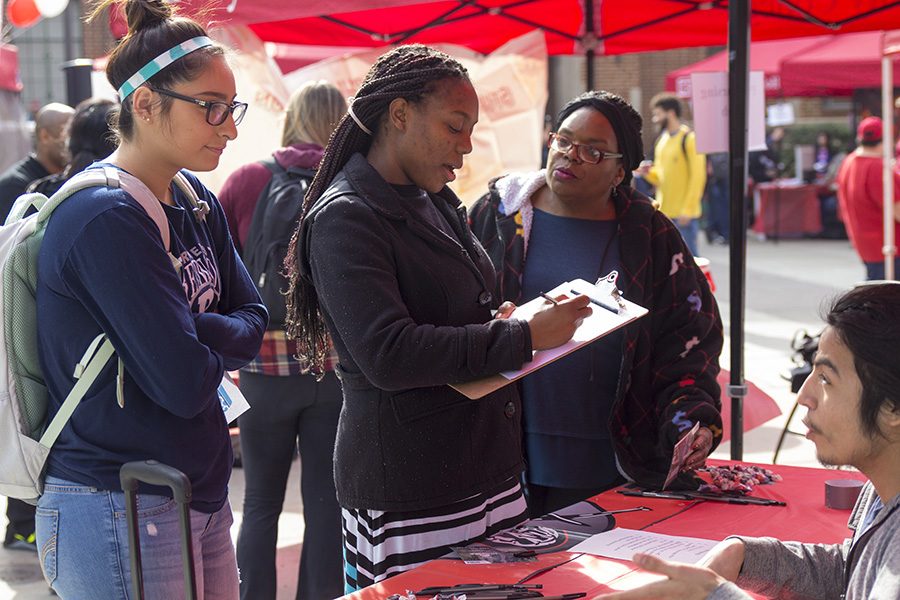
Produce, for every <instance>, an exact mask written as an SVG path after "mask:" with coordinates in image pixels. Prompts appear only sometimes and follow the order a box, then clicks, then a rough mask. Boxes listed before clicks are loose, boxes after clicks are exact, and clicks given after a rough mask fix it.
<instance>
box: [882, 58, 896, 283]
mask: <svg viewBox="0 0 900 600" xmlns="http://www.w3.org/2000/svg"><path fill="white" fill-rule="evenodd" d="M882 48H884V44H882ZM893 67H894V65H893V60H892V59H891V56H890V55H889V54H884V55H883V56H882V57H881V115H882V121H883V123H884V132H883V134H882V137H883V138H884V142H883V144H882V145H883V147H884V148H883V151H884V175H883V176H884V248H882V251H883V252H884V278H885V279H887V280H891V279H894V276H895V275H896V273H894V256H896V255H897V247H896V246H895V245H894V244H895V243H896V240H895V239H894V160H893V159H894V141H893V140H894V118H893V117H894V69H893Z"/></svg>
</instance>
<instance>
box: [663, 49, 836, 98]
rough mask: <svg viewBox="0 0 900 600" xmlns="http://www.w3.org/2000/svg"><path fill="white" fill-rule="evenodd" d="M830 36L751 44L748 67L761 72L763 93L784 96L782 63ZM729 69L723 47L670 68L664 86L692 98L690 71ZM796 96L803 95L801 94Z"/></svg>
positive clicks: (706, 71) (769, 95) (702, 71)
mask: <svg viewBox="0 0 900 600" xmlns="http://www.w3.org/2000/svg"><path fill="white" fill-rule="evenodd" d="M830 39H831V36H827V35H820V36H811V37H804V38H796V39H789V40H770V41H765V42H753V43H751V44H750V70H751V71H762V72H763V77H764V81H765V91H766V96H767V97H771V96H784V95H785V94H784V91H783V89H782V87H783V79H784V77H783V75H782V63H783V62H784V61H785V60H787V59H789V58H791V57H793V56H796V55H799V54H803V52H805V51H807V50H810V49H812V48H815V47H817V46H819V45H821V44H823V43H825V42H827V41H828V40H830ZM727 70H728V51H727V50H723V51H721V52H717V53H716V54H713V55H712V56H709V57H707V58H704V59H703V60H701V61H697V62H695V63H693V64H690V65H687V66H684V67H681V68H680V69H675V70H674V71H670V72H669V73H668V74H667V75H666V89H667V90H669V91H672V92H675V93H677V94H678V96H680V97H682V98H690V97H691V73H709V72H724V71H727ZM803 91H805V90H802V89H801V90H800V92H801V93H795V95H798V96H802V95H806V94H804V93H802V92H803Z"/></svg>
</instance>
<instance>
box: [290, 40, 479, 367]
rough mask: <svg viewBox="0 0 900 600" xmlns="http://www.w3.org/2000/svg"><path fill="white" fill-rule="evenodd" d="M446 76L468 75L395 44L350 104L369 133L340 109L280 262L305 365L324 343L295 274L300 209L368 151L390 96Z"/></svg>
mask: <svg viewBox="0 0 900 600" xmlns="http://www.w3.org/2000/svg"><path fill="white" fill-rule="evenodd" d="M447 79H460V80H466V81H468V79H469V75H468V72H467V71H466V69H465V67H463V66H462V65H461V64H460V63H459V61H457V60H456V59H454V58H451V57H450V56H448V55H446V54H444V53H443V52H439V51H437V50H435V49H433V48H429V47H428V46H423V45H422V44H411V45H408V46H399V47H397V48H394V49H393V50H391V51H389V52H386V53H385V54H382V55H381V56H380V57H379V58H378V60H377V61H375V64H374V65H372V68H370V69H369V72H368V73H367V74H366V78H365V79H364V80H363V82H362V85H360V87H359V90H358V91H357V92H356V95H355V96H354V99H353V101H352V103H351V107H350V110H352V111H353V113H354V114H355V115H356V117H357V118H358V119H359V121H360V122H361V123H362V124H363V125H365V126H366V128H367V129H369V130H370V131H371V132H372V135H369V134H368V133H366V132H364V131H363V130H362V128H361V127H360V126H359V125H357V124H356V123H355V122H354V121H353V119H352V117H351V116H350V115H349V114H346V115H344V117H343V118H342V119H341V121H340V122H339V123H338V125H337V127H336V128H335V130H334V133H333V134H332V136H331V139H330V140H329V142H328V146H327V147H326V148H325V154H323V155H322V162H321V163H320V164H319V170H318V171H317V172H316V176H315V178H314V179H313V182H312V184H310V186H309V190H307V192H306V196H305V198H304V200H303V210H302V212H301V215H300V220H299V222H298V224H297V228H296V230H295V231H294V235H293V237H292V238H291V244H290V246H289V247H288V252H287V256H286V258H285V265H284V266H285V272H286V274H287V277H288V280H289V282H290V283H289V286H288V290H287V293H286V298H287V320H286V323H285V325H286V329H287V332H288V335H290V336H291V337H294V338H296V339H297V344H298V345H297V352H298V355H300V356H301V357H302V358H303V360H304V361H306V362H308V363H309V364H310V365H311V368H312V371H313V372H314V373H321V372H322V368H323V364H324V362H325V357H326V355H327V353H328V347H327V344H326V331H325V323H324V321H323V320H322V314H321V312H320V311H319V302H318V297H317V296H316V290H315V288H314V287H313V285H312V282H310V281H307V280H306V279H305V278H304V277H303V276H302V275H301V274H300V268H299V264H298V262H297V261H298V256H297V243H298V239H299V235H300V229H301V227H302V226H303V223H304V221H305V220H306V215H307V214H308V213H309V210H310V208H312V206H313V205H314V204H315V202H316V200H318V199H319V198H320V197H321V196H322V194H323V193H324V192H325V190H326V189H328V186H329V185H331V181H332V180H333V179H334V177H335V176H336V175H337V174H338V172H340V170H341V169H343V168H344V165H346V164H347V162H348V161H349V160H350V157H351V156H353V154H354V153H357V152H359V153H362V154H365V153H366V152H368V150H369V147H370V146H371V144H372V139H373V137H378V136H379V135H381V125H382V122H383V120H384V118H385V116H386V115H387V111H388V107H389V106H390V104H391V102H393V101H394V100H396V99H398V98H403V99H405V100H407V101H408V102H410V103H413V104H415V103H418V102H422V101H423V100H425V99H426V98H427V97H428V96H430V95H431V94H434V93H435V92H436V91H437V86H438V84H439V83H440V82H442V81H444V80H447Z"/></svg>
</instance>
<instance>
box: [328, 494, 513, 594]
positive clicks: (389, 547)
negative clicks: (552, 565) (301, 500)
mask: <svg viewBox="0 0 900 600" xmlns="http://www.w3.org/2000/svg"><path fill="white" fill-rule="evenodd" d="M496 489H499V490H501V491H499V492H494V493H481V494H476V495H474V496H472V497H471V498H466V499H465V500H460V501H459V502H454V503H453V504H450V505H448V506H442V507H438V508H432V509H428V510H416V511H407V512H384V511H380V510H365V509H363V510H357V509H352V508H343V507H342V508H341V513H342V519H343V527H344V580H345V590H346V593H348V594H349V593H352V592H354V591H356V590H359V589H362V588H364V587H366V586H368V585H372V584H373V583H377V582H379V581H382V580H384V579H387V578H388V577H391V576H393V575H397V574H399V573H402V572H403V571H408V570H410V569H412V568H414V567H417V566H419V565H421V564H422V563H424V562H426V561H429V560H434V559H436V558H440V557H441V556H444V555H445V554H447V553H448V552H449V551H450V546H464V545H466V544H468V543H471V542H474V541H476V540H478V539H482V538H484V537H487V536H489V535H493V534H494V533H497V532H498V531H502V530H504V529H508V528H510V527H515V526H516V525H520V524H521V523H523V522H525V520H526V519H527V518H528V507H527V505H526V504H525V497H524V496H523V494H522V486H521V484H520V483H519V478H518V477H513V478H510V479H509V480H508V481H506V482H505V483H504V484H503V485H501V486H498V488H496Z"/></svg>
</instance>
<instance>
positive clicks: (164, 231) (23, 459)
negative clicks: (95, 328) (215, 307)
mask: <svg viewBox="0 0 900 600" xmlns="http://www.w3.org/2000/svg"><path fill="white" fill-rule="evenodd" d="M175 183H176V185H178V187H179V188H181V189H182V191H184V192H185V193H186V194H187V195H188V197H189V198H190V199H191V202H192V203H193V204H194V206H195V207H197V206H198V200H197V193H196V191H194V189H193V187H192V186H191V185H190V183H189V182H188V181H187V179H185V178H184V176H183V175H181V174H180V173H179V174H178V175H176V177H175ZM90 187H110V188H121V189H123V190H124V191H126V192H127V193H128V194H129V195H131V196H132V197H133V198H134V199H135V200H137V201H138V203H139V204H140V205H141V206H142V207H143V209H144V210H145V211H146V212H147V214H148V215H149V216H150V217H151V218H152V219H153V221H154V222H155V223H156V225H157V226H158V227H159V233H160V236H161V237H162V241H163V247H165V248H168V247H169V223H168V220H167V219H166V215H165V212H164V211H163V208H162V206H161V205H160V203H159V201H158V200H157V199H156V197H155V196H154V195H153V193H152V192H151V191H150V190H149V189H148V188H147V186H146V185H144V183H143V182H141V181H140V180H139V179H137V178H136V177H134V176H132V175H129V174H128V173H125V172H124V171H120V170H118V169H115V168H113V167H110V166H104V167H102V168H91V169H88V170H86V171H83V172H81V173H78V174H77V175H75V176H74V177H72V178H71V179H70V180H69V181H67V182H66V183H65V185H63V187H62V188H61V189H60V190H59V191H58V192H56V193H55V194H53V195H52V196H51V197H50V198H47V197H46V196H44V195H43V194H25V195H23V196H20V197H19V198H18V199H17V200H16V202H15V204H14V205H13V208H12V210H11V211H10V214H9V216H8V217H7V219H6V223H5V224H4V225H3V226H0V277H2V280H0V355H2V357H3V359H4V360H3V364H4V366H5V368H4V369H3V370H2V374H0V494H2V495H4V496H8V497H11V498H18V499H20V500H24V501H25V502H29V503H36V502H37V500H38V498H39V497H40V495H41V492H42V491H43V487H44V486H43V470H44V463H45V462H46V460H47V456H48V455H49V454H50V448H51V447H52V446H53V443H54V442H55V441H56V438H57V437H58V436H59V433H60V431H61V430H62V428H63V427H64V426H65V424H66V423H67V422H68V420H69V417H70V416H71V415H72V412H73V411H74V410H75V407H76V406H77V405H78V403H79V402H80V401H81V399H82V398H83V397H84V395H85V394H86V393H87V391H88V390H89V389H90V387H91V385H92V384H93V383H94V380H95V379H96V378H97V375H99V373H100V371H101V370H102V369H103V367H104V366H105V365H106V364H107V363H108V362H109V361H110V359H111V358H112V356H113V354H115V349H114V348H113V345H112V342H110V341H109V339H108V338H107V337H106V334H104V333H102V332H101V333H100V334H99V335H97V337H96V338H95V339H94V340H93V342H91V344H90V345H89V346H88V348H87V349H86V350H85V353H84V356H82V358H81V360H80V361H78V364H76V365H73V368H74V371H73V375H74V377H75V379H76V382H75V385H74V387H73V388H72V390H71V391H70V392H69V394H68V396H66V399H65V400H64V401H63V403H62V406H61V407H60V409H59V411H58V412H57V413H56V415H55V416H54V418H53V420H52V421H50V422H49V423H48V422H47V404H48V400H49V393H48V391H47V387H46V385H45V383H44V377H43V373H42V371H41V365H40V360H39V357H38V346H37V311H36V303H35V292H36V289H37V258H38V250H39V249H40V246H41V242H42V241H43V239H44V232H45V230H46V228H47V222H48V220H49V218H50V215H51V214H53V211H54V209H56V207H57V206H59V205H60V204H62V202H63V201H65V200H66V198H68V197H69V196H71V195H72V194H74V193H75V192H77V191H80V190H83V189H85V188H90ZM31 207H34V208H36V209H37V211H38V212H37V213H36V214H31V215H29V216H27V217H26V216H24V215H25V213H26V212H27V211H28V209H29V208H31ZM173 258H174V257H173ZM123 375H124V370H123V367H122V362H121V361H119V371H118V385H117V396H118V399H119V403H120V404H122V400H123V398H122V390H123V387H122V383H123Z"/></svg>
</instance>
